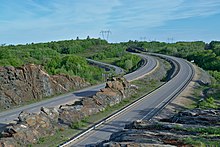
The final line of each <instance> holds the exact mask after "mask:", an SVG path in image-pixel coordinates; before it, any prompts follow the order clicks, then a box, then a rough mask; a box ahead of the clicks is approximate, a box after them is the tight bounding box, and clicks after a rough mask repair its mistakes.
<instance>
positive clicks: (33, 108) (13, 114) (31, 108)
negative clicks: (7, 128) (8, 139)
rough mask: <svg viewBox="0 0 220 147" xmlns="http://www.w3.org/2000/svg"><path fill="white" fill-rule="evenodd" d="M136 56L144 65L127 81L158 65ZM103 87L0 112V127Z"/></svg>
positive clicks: (148, 58)
mask: <svg viewBox="0 0 220 147" xmlns="http://www.w3.org/2000/svg"><path fill="white" fill-rule="evenodd" d="M137 55H140V56H141V57H142V58H143V59H144V60H145V64H144V65H143V66H142V67H140V68H139V69H137V70H136V71H134V72H132V73H130V74H127V75H125V77H126V79H128V80H129V81H131V80H133V79H137V78H138V77H141V76H143V75H144V74H148V73H150V72H152V71H153V70H154V69H155V68H156V66H157V64H158V63H157V60H156V59H155V58H154V57H151V56H148V55H142V54H137ZM146 60H147V62H146ZM104 87H105V83H103V84H99V85H96V86H91V87H88V88H85V89H82V90H78V91H75V92H71V93H67V94H64V95H61V96H57V97H54V98H51V99H47V100H43V101H40V102H37V103H33V104H30V105H26V106H23V107H20V108H16V109H12V110H7V111H4V112H1V113H0V127H1V126H4V125H5V124H7V123H9V122H11V121H13V120H15V119H17V117H18V115H19V114H20V112H21V111H27V112H39V111H40V108H41V107H57V106H59V105H61V104H66V103H68V102H71V101H73V100H74V99H76V98H79V97H84V96H91V95H93V94H95V93H96V92H97V91H99V90H100V89H102V88H104Z"/></svg>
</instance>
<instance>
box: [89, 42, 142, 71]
mask: <svg viewBox="0 0 220 147" xmlns="http://www.w3.org/2000/svg"><path fill="white" fill-rule="evenodd" d="M91 58H92V59H94V60H99V61H103V60H104V61H106V60H108V59H110V60H111V59H112V58H114V60H113V61H112V63H111V64H114V65H116V66H119V67H122V68H124V69H125V70H127V71H133V70H135V69H136V68H137V67H138V64H139V62H140V61H141V58H140V57H139V56H136V55H132V54H130V53H128V52H126V46H123V45H121V44H111V45H110V46H107V48H106V49H105V50H103V51H102V52H98V53H97V54H95V55H93V56H92V57H91Z"/></svg>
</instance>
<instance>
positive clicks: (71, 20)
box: [0, 0, 220, 41]
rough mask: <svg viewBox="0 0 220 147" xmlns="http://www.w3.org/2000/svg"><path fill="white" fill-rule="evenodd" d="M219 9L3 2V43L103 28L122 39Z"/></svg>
mask: <svg viewBox="0 0 220 147" xmlns="http://www.w3.org/2000/svg"><path fill="white" fill-rule="evenodd" d="M219 7H220V1H219V0H209V1H208V0H193V1H189V0H154V1H146V0H136V1H134V0H111V1H109V0H94V1H91V0H80V1H79V0H62V1H61V0H51V1H44V0H41V1H37V0H25V1H22V2H20V1H19V2H18V1H17V2H16V1H13V0H8V1H3V2H1V3H0V13H1V15H0V34H3V35H1V36H0V40H4V36H5V35H8V34H10V35H11V38H13V39H14V40H16V38H18V37H19V35H20V39H21V40H22V39H23V40H24V41H29V40H30V39H31V40H41V39H42V40H43V39H44V38H47V40H50V39H51V40H53V39H58V38H65V37H66V38H69V37H71V36H75V35H79V36H80V35H83V36H85V35H87V34H92V35H93V36H98V33H99V32H100V31H101V30H102V29H110V30H112V32H113V34H115V32H119V33H117V34H116V35H120V36H122V35H123V32H126V33H127V32H128V31H132V33H133V34H134V33H137V32H135V31H139V30H146V29H151V28H155V27H158V26H162V25H164V24H166V23H167V22H168V21H170V20H177V19H186V18H191V17H197V16H209V15H213V14H217V13H220V9H219ZM19 33H20V34H19ZM18 34H19V35H18ZM120 36H118V37H119V38H120ZM5 38H7V39H8V38H10V37H8V36H7V37H5ZM13 39H12V40H13ZM28 39H29V40H28Z"/></svg>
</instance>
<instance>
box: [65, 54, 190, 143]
mask: <svg viewBox="0 0 220 147" xmlns="http://www.w3.org/2000/svg"><path fill="white" fill-rule="evenodd" d="M154 55H156V56H161V57H163V58H166V59H169V60H171V61H173V62H175V63H176V64H177V65H178V68H179V69H178V70H176V71H177V74H175V76H174V77H173V78H172V79H171V80H170V81H168V82H167V83H166V84H164V85H163V86H161V87H160V88H158V89H156V90H155V91H154V92H152V93H150V94H148V95H146V96H144V97H142V98H141V99H140V100H138V101H136V102H135V103H133V104H131V105H130V106H128V107H127V108H126V109H124V110H123V111H121V112H120V113H117V114H116V115H115V116H114V117H111V118H110V119H109V118H108V119H107V120H104V121H103V123H101V125H98V127H93V128H91V130H90V131H88V132H86V133H85V134H84V135H83V136H81V137H80V138H78V139H77V140H76V139H74V138H73V140H70V141H69V142H67V143H65V144H63V145H61V147H64V146H74V147H75V146H76V147H80V146H90V145H94V144H96V143H98V142H101V141H104V140H108V139H109V137H110V135H111V134H112V133H114V132H117V131H119V130H122V129H123V128H124V125H125V124H126V123H130V122H131V121H134V120H139V119H142V120H150V119H151V118H152V117H153V116H154V115H155V114H157V113H158V111H160V110H161V109H162V108H163V107H164V106H166V105H167V104H168V103H169V102H170V101H171V100H172V99H174V98H175V97H177V96H178V95H179V94H180V93H181V91H182V90H184V89H185V88H186V87H187V85H188V84H189V82H190V81H191V80H192V78H193V76H194V68H193V66H192V65H191V64H190V63H189V62H187V61H186V60H184V59H181V58H176V57H172V56H166V55H160V54H154ZM146 86H147V85H146Z"/></svg>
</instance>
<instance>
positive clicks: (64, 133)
mask: <svg viewBox="0 0 220 147" xmlns="http://www.w3.org/2000/svg"><path fill="white" fill-rule="evenodd" d="M159 60H160V67H159V69H157V70H156V71H154V73H152V74H150V75H148V76H145V77H144V78H142V79H139V80H135V81H133V82H132V83H131V84H134V85H136V86H138V90H137V92H136V93H134V94H133V95H132V96H131V97H129V98H126V99H124V100H122V101H121V102H120V103H119V104H116V105H113V106H111V107H107V108H106V109H105V110H104V111H102V112H99V113H97V114H95V115H92V116H90V117H87V118H85V119H83V120H81V121H78V122H76V123H73V124H72V125H71V128H64V129H61V130H58V131H57V133H56V134H55V135H54V136H50V137H45V138H41V139H40V141H39V142H38V144H35V145H33V146H36V147H38V146H43V145H47V146H51V147H52V146H55V145H57V144H59V143H63V142H64V141H66V140H68V138H70V137H72V136H73V135H74V134H77V133H79V132H80V131H82V130H83V129H86V128H88V127H89V126H91V125H93V124H95V123H96V122H98V121H100V120H102V119H103V118H105V117H106V116H109V115H111V114H113V113H114V112H116V111H118V110H120V109H121V108H123V107H125V106H126V105H129V104H130V103H132V102H133V101H135V100H137V99H139V98H140V97H141V96H143V95H146V94H147V93H149V92H151V91H153V90H154V89H156V88H157V87H159V86H160V85H161V84H163V83H164V82H163V81H161V80H163V79H164V77H165V76H168V74H167V72H168V71H169V70H170V69H171V65H170V64H169V62H167V61H165V60H161V59H159ZM155 77H156V78H155ZM146 85H147V86H146Z"/></svg>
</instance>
